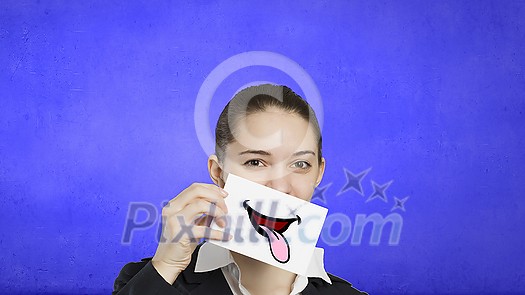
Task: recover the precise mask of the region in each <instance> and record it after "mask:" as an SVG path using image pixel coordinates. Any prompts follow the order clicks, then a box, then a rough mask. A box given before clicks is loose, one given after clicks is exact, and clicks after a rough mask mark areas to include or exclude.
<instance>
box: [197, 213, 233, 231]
mask: <svg viewBox="0 0 525 295" xmlns="http://www.w3.org/2000/svg"><path fill="white" fill-rule="evenodd" d="M213 220H215V223H216V224H217V225H218V226H220V227H222V228H224V227H226V220H225V218H224V216H222V217H219V218H217V217H213V216H210V215H203V216H201V217H199V218H197V220H195V224H196V225H201V226H208V227H209V226H211V223H212V222H213Z"/></svg>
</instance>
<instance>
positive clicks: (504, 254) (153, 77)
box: [0, 1, 525, 294]
mask: <svg viewBox="0 0 525 295" xmlns="http://www.w3.org/2000/svg"><path fill="white" fill-rule="evenodd" d="M132 2H133V3H128V2H127V1H111V2H108V1H97V2H94V1H2V2H1V3H0V97H1V103H0V110H1V111H0V136H1V140H0V194H1V198H0V207H1V208H2V211H1V213H0V224H1V232H0V253H1V254H0V263H1V264H2V267H1V269H0V278H1V279H0V292H2V293H10V294H12V293H49V294H51V293H70V294H82V293H90V294H95V293H101V294H102V293H106V294H107V293H109V292H110V290H111V288H112V283H113V280H114V279H115V277H116V275H117V273H118V271H119V270H120V268H121V267H122V266H123V265H124V264H125V263H126V262H129V261H137V260H139V259H140V258H142V257H147V256H151V255H153V253H154V249H155V245H156V242H155V232H156V229H151V230H148V231H142V232H137V233H136V234H135V235H134V236H133V240H132V243H131V244H130V245H122V244H121V236H122V231H123V227H124V223H125V221H126V214H127V211H128V204H129V203H130V202H132V201H148V202H151V203H152V204H155V206H157V207H159V208H160V207H161V203H162V202H163V201H166V200H169V199H170V198H171V197H173V196H175V195H176V194H177V193H178V192H179V191H180V190H182V189H183V188H184V187H185V186H187V185H189V184H190V183H192V182H194V181H199V182H208V181H209V180H208V179H209V177H208V176H207V170H206V155H205V154H204V152H203V151H202V150H201V148H200V146H199V142H198V140H197V137H196V134H195V129H194V124H193V110H194V104H195V97H196V95H197V92H198V90H199V87H200V85H201V84H202V82H203V81H204V79H205V77H206V76H207V75H208V74H209V73H210V71H211V70H212V69H213V68H214V67H215V66H217V65H218V64H219V63H220V62H222V61H223V60H225V59H226V58H228V57H230V56H233V55H235V54H238V53H241V52H245V51H251V50H267V51H273V52H277V53H280V54H283V55H285V56H288V57H289V58H291V59H293V60H295V61H296V62H297V63H299V64H300V65H301V66H302V67H303V68H304V69H305V70H306V71H307V72H308V73H309V74H310V75H311V76H312V78H313V80H314V81H315V82H316V83H317V86H318V88H319V91H320V93H321V95H322V97H323V102H324V111H325V122H324V123H325V124H324V136H325V147H324V151H325V155H326V158H327V160H328V167H327V173H326V175H325V180H324V181H323V184H322V185H330V186H329V187H328V189H327V191H326V192H325V195H324V197H325V199H326V204H327V207H328V208H329V209H330V214H334V213H343V214H346V215H348V216H349V217H350V219H352V220H353V219H354V216H355V214H357V213H360V214H372V213H374V212H378V213H380V214H382V215H383V216H386V215H387V214H389V213H390V212H391V209H392V207H393V204H394V203H393V200H394V199H393V197H394V196H396V197H398V198H402V197H405V196H409V199H408V201H407V202H406V204H405V208H406V212H403V211H401V210H394V211H395V212H397V213H399V214H400V215H402V217H403V222H404V225H403V231H402V235H401V241H400V243H399V245H398V246H389V245H388V244H387V239H386V238H383V239H382V240H381V244H380V245H379V246H371V245H369V244H368V243H366V239H364V241H365V242H363V243H362V244H361V245H359V246H351V245H350V243H349V241H348V243H345V244H343V245H340V246H338V247H331V246H326V245H323V242H321V243H320V246H326V251H327V253H326V263H327V269H328V270H329V271H330V272H333V273H335V274H337V275H339V276H341V277H344V278H346V279H347V280H349V281H350V282H352V283H354V284H355V285H356V286H357V287H358V288H360V289H363V290H366V291H368V292H370V293H371V294H380V293H384V294H393V293H396V294H405V293H413V294H423V293H428V294H436V293H470V294H481V293H486V294H494V293H522V292H525V266H524V265H525V263H524V261H525V257H524V253H523V244H524V242H525V231H524V229H523V226H524V225H525V217H524V216H525V208H524V206H525V201H524V196H523V191H524V189H523V188H524V186H525V168H524V163H525V157H524V149H525V144H524V138H525V129H524V121H525V120H524V118H525V117H524V113H523V112H524V111H525V101H524V93H525V78H524V65H525V58H524V52H525V41H524V40H525V39H524V37H525V32H524V30H525V21H524V19H525V3H524V2H523V1H435V2H434V1H413V2H397V1H396V2H393V3H389V2H383V1H360V2H356V1H345V2H343V1H337V2H335V1H315V2H312V3H310V4H308V5H305V4H302V3H301V4H300V3H296V4H295V5H294V4H290V3H287V2H286V1H277V2H268V1H245V2H246V3H244V2H243V1H240V3H236V4H233V3H227V2H226V1H223V2H218V1H196V2H194V3H193V4H181V3H175V1H156V2H155V3H151V2H150V1H143V2H138V1H132ZM253 80H271V81H275V82H280V83H286V84H289V85H290V86H291V87H292V88H295V89H297V85H296V84H294V82H293V81H291V79H290V78H289V77H287V76H286V75H285V74H283V73H281V72H279V71H277V70H274V69H271V68H266V67H252V68H247V69H244V70H241V71H239V72H238V73H235V74H234V75H232V76H230V77H229V78H228V79H227V81H225V83H224V84H223V85H221V87H220V89H219V91H218V92H217V97H216V98H214V100H213V102H212V106H213V107H212V109H213V111H212V114H211V115H210V117H211V120H212V121H214V120H215V119H216V118H215V117H214V112H215V113H217V112H218V111H219V110H218V109H217V108H219V107H220V106H221V105H223V104H224V103H225V101H226V100H227V99H228V98H229V96H230V95H231V94H232V93H233V92H234V91H235V90H237V89H238V88H239V87H241V86H242V85H244V84H246V83H248V82H250V81H253ZM370 167H372V169H371V170H370V173H369V174H368V175H367V176H366V178H365V179H364V180H363V183H362V184H363V189H364V196H361V195H359V194H358V193H356V192H355V191H352V190H350V191H347V192H345V193H343V194H340V195H337V193H338V192H339V191H340V190H341V188H342V187H343V186H344V185H345V181H346V178H345V174H344V172H343V169H344V168H346V169H348V170H350V171H352V172H353V173H358V172H360V171H363V170H365V169H368V168H370ZM372 180H373V181H375V182H377V183H379V184H382V183H386V182H388V181H390V180H393V183H392V185H391V186H390V187H389V188H388V189H387V196H388V203H385V202H382V201H381V200H379V199H375V200H372V201H370V202H365V201H366V199H367V197H368V196H369V195H370V194H372V192H373V190H372V186H371V181H372ZM333 230H334V231H335V232H337V229H333ZM385 230H386V229H385ZM386 232H387V233H388V231H386Z"/></svg>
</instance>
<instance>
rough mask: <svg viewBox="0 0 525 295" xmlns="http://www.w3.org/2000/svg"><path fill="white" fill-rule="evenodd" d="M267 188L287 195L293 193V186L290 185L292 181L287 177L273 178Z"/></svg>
mask: <svg viewBox="0 0 525 295" xmlns="http://www.w3.org/2000/svg"><path fill="white" fill-rule="evenodd" d="M266 186H268V187H270V188H273V189H274V190H278V191H280V192H283V193H285V194H291V193H292V185H291V183H290V179H289V178H288V177H286V176H282V177H278V178H273V179H271V180H270V181H268V183H267V185H266Z"/></svg>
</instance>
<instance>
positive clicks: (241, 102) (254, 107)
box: [215, 84, 322, 163]
mask: <svg viewBox="0 0 525 295" xmlns="http://www.w3.org/2000/svg"><path fill="white" fill-rule="evenodd" d="M272 107H274V108H278V109H279V110H282V111H285V112H287V113H289V114H297V115H299V116H300V117H301V118H303V119H305V120H306V121H307V122H310V124H311V125H312V127H313V128H314V132H315V133H316V135H317V136H318V142H317V154H318V157H317V159H318V161H319V163H320V162H321V157H322V152H321V151H322V135H321V129H320V128H319V122H318V121H317V117H316V116H315V113H314V110H313V109H312V107H311V106H310V105H309V104H308V103H307V102H306V101H305V100H304V99H303V98H302V97H301V96H299V95H298V94H297V93H295V92H293V90H292V89H290V88H288V87H287V86H283V85H272V84H262V85H258V86H251V87H248V88H245V89H243V90H241V91H239V92H238V93H237V94H235V96H234V97H233V98H232V99H231V100H230V102H228V104H227V105H226V106H225V107H224V110H223V111H222V113H221V115H220V116H219V120H218V121H217V127H216V128H215V154H216V155H217V157H218V158H219V161H222V160H223V159H224V153H225V151H226V146H227V145H228V144H229V143H232V142H234V141H235V137H234V135H233V133H232V129H233V127H235V124H237V122H238V121H239V119H242V118H244V117H246V116H248V115H251V114H255V113H259V112H264V111H266V110H267V109H269V108H272Z"/></svg>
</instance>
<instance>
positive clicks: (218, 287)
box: [112, 245, 367, 295]
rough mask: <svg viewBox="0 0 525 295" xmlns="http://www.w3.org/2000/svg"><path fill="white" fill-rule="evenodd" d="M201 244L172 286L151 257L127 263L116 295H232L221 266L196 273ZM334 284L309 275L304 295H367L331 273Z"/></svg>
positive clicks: (122, 271)
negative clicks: (196, 262) (154, 264)
mask: <svg viewBox="0 0 525 295" xmlns="http://www.w3.org/2000/svg"><path fill="white" fill-rule="evenodd" d="M199 248H200V245H199V247H198V248H197V249H195V251H194V252H193V256H192V259H191V262H190V264H189V265H188V267H187V268H186V269H185V270H184V271H183V272H182V273H181V274H180V275H179V276H178V277H177V280H176V281H175V282H174V283H173V285H170V284H169V283H168V282H166V281H165V280H164V279H163V278H162V276H161V275H160V274H159V273H158V272H157V270H156V269H155V268H154V267H153V265H152V264H151V258H145V259H142V261H141V262H132V263H128V264H126V265H125V266H124V267H123V268H122V270H121V271H120V274H119V275H118V277H117V279H116V280H115V284H114V288H113V293H112V294H113V295H117V294H118V295H124V294H129V295H146V294H152V295H153V294H155V295H168V294H169V295H179V294H194V295H212V294H213V295H232V294H233V293H232V292H231V289H230V286H229V285H228V282H227V281H226V279H225V278H224V275H223V274H222V271H221V269H220V268H219V269H216V270H212V271H208V272H203V273H196V272H195V261H196V260H197V253H198V251H199ZM328 276H329V277H330V279H331V280H332V284H331V285H330V284H328V283H327V282H325V281H324V280H322V279H320V278H308V285H307V286H306V288H305V289H304V290H303V292H302V294H303V295H320V294H326V295H331V294H333V295H343V294H352V295H353V294H367V293H364V292H361V291H359V290H357V289H355V288H353V287H352V285H351V284H350V283H348V282H347V281H345V280H343V279H341V278H338V277H336V276H334V275H331V274H328Z"/></svg>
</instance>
